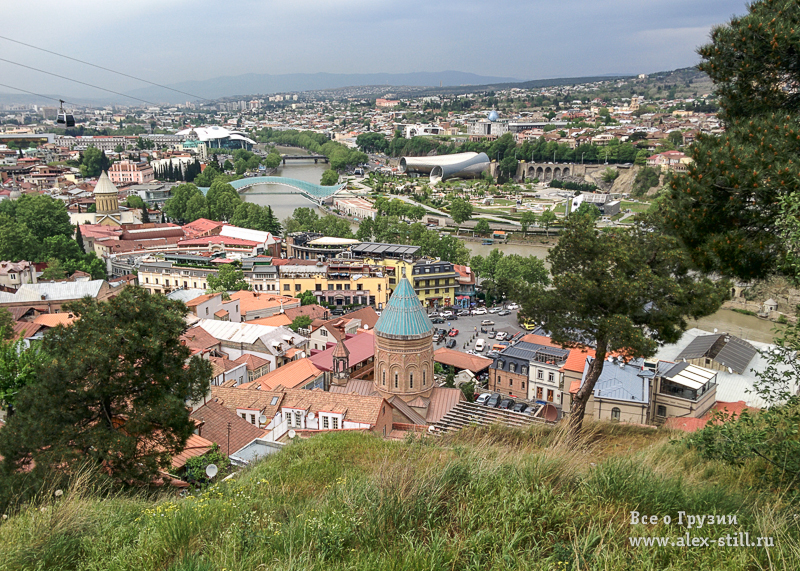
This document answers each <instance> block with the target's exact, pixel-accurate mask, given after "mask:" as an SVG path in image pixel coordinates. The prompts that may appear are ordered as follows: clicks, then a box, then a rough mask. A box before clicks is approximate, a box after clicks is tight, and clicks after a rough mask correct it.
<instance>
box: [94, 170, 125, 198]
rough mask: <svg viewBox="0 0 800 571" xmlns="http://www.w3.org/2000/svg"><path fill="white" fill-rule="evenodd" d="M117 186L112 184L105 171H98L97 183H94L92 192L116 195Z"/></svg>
mask: <svg viewBox="0 0 800 571" xmlns="http://www.w3.org/2000/svg"><path fill="white" fill-rule="evenodd" d="M117 192H119V191H118V190H117V187H116V186H114V183H113V182H111V179H110V178H108V175H107V174H106V172H105V171H103V172H102V173H100V178H98V179H97V184H96V185H94V193H95V194H113V195H114V196H116V195H117Z"/></svg>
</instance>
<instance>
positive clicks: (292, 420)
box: [242, 410, 339, 430]
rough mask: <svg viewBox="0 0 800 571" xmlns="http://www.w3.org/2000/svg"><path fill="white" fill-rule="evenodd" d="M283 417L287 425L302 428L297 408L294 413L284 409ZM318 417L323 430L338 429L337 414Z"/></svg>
mask: <svg viewBox="0 0 800 571" xmlns="http://www.w3.org/2000/svg"><path fill="white" fill-rule="evenodd" d="M251 416H252V415H251ZM242 418H244V414H242ZM283 418H284V420H286V424H287V426H292V427H294V428H303V413H302V412H300V411H299V410H296V411H294V414H292V412H291V411H286V412H284V413H283ZM319 418H320V421H321V423H322V429H323V430H328V429H332V430H339V417H338V416H330V415H327V414H321V415H320V416H319Z"/></svg>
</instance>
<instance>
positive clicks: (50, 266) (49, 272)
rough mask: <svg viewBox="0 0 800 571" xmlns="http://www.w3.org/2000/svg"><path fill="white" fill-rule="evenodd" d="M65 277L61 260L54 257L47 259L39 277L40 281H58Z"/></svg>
mask: <svg viewBox="0 0 800 571" xmlns="http://www.w3.org/2000/svg"><path fill="white" fill-rule="evenodd" d="M66 277H67V275H66V272H64V268H63V267H61V262H60V261H59V260H58V259H56V258H50V259H49V260H47V267H46V268H45V269H44V271H43V272H42V275H41V276H40V277H39V279H40V280H41V281H50V280H54V281H58V280H63V279H64V278H66Z"/></svg>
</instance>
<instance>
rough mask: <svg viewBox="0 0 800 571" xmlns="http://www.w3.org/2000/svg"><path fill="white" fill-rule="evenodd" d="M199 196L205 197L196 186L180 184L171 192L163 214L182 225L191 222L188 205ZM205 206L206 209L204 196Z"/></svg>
mask: <svg viewBox="0 0 800 571" xmlns="http://www.w3.org/2000/svg"><path fill="white" fill-rule="evenodd" d="M197 195H200V196H203V193H202V192H200V190H199V189H198V188H197V186H195V185H194V184H179V185H178V186H176V187H174V188H173V189H172V190H171V191H170V197H169V198H168V199H167V201H166V202H165V203H164V209H163V213H164V214H165V215H167V216H169V217H170V218H172V219H173V220H178V221H179V222H181V223H186V222H190V221H191V220H189V217H188V216H187V212H186V211H187V205H188V203H189V200H190V199H191V198H193V197H195V196H197ZM203 206H204V207H205V197H204V196H203ZM192 220H196V218H195V219H192Z"/></svg>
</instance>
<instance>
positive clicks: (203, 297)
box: [186, 293, 222, 307]
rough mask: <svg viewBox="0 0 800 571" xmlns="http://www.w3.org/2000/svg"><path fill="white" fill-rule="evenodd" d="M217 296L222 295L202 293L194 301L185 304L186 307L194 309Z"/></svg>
mask: <svg viewBox="0 0 800 571" xmlns="http://www.w3.org/2000/svg"><path fill="white" fill-rule="evenodd" d="M218 295H222V294H221V293H204V294H203V295H200V296H197V297H196V298H194V299H190V300H189V301H187V302H186V307H195V306H198V305H200V304H201V303H205V302H207V301H208V300H209V299H211V298H214V297H216V296H218Z"/></svg>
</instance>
